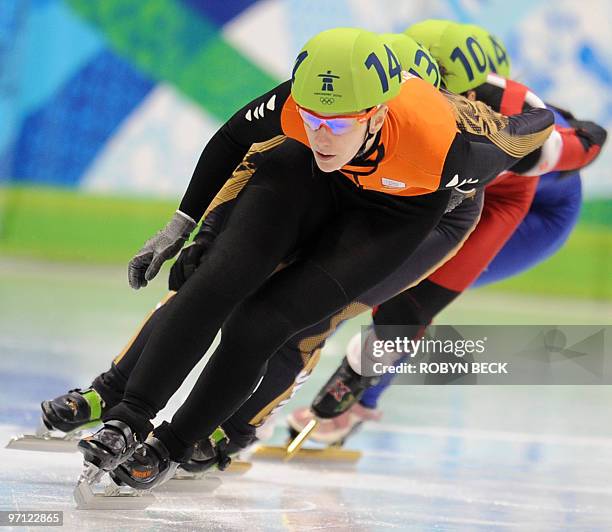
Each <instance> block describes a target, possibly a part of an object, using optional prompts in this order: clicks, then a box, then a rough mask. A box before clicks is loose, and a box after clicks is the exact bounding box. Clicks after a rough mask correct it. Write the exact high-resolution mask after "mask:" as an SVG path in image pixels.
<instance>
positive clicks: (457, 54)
mask: <svg viewBox="0 0 612 532" xmlns="http://www.w3.org/2000/svg"><path fill="white" fill-rule="evenodd" d="M465 45H466V47H467V49H468V52H469V53H470V55H471V56H472V60H473V61H474V65H475V66H476V68H477V69H478V72H484V71H485V69H486V68H487V57H486V55H485V53H484V51H483V50H482V47H481V46H480V44H478V42H477V41H476V40H475V39H474V38H472V37H468V38H467V40H466V41H465ZM450 58H451V59H452V60H453V62H455V61H457V59H459V61H461V63H462V64H463V68H465V73H466V74H467V77H468V80H470V81H473V80H474V71H473V70H472V66H471V65H470V62H469V61H468V58H467V57H466V55H465V54H464V53H463V50H462V49H461V48H459V47H458V46H457V47H456V48H455V49H454V50H453V53H452V54H451V56H450Z"/></svg>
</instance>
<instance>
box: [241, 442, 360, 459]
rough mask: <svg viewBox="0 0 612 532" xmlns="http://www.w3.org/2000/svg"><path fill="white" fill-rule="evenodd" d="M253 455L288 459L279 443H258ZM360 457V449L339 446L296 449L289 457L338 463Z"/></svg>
mask: <svg viewBox="0 0 612 532" xmlns="http://www.w3.org/2000/svg"><path fill="white" fill-rule="evenodd" d="M253 456H254V457H256V458H261V459H264V460H282V461H287V460H288V459H289V457H288V455H287V448H286V447H283V446H281V445H260V446H259V447H257V449H255V451H254V452H253ZM360 458H361V451H352V450H349V449H342V448H341V447H326V448H324V449H310V448H308V449H304V448H301V449H299V450H298V451H296V452H295V453H294V454H293V456H292V457H291V459H292V460H296V461H301V460H304V461H309V462H312V461H320V462H338V463H356V462H358V461H359V459H360Z"/></svg>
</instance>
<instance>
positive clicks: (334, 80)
mask: <svg viewBox="0 0 612 532" xmlns="http://www.w3.org/2000/svg"><path fill="white" fill-rule="evenodd" d="M291 79H292V84H291V95H292V96H293V99H294V100H295V101H296V103H297V104H298V105H300V106H302V107H304V108H306V109H310V110H312V111H315V112H321V113H332V114H342V113H356V112H359V111H362V110H364V109H369V108H370V107H375V106H376V105H379V104H381V103H384V102H386V101H388V100H390V99H392V98H394V97H395V96H397V95H398V94H399V91H400V85H401V82H402V69H401V66H400V63H399V61H398V59H397V57H396V55H395V53H394V52H393V50H392V49H391V48H390V47H389V46H388V45H385V44H384V42H383V41H382V39H381V38H380V37H379V36H378V35H376V34H375V33H371V32H369V31H365V30H360V29H354V28H335V29H332V30H327V31H323V32H321V33H319V34H318V35H316V36H315V37H313V38H312V39H310V40H309V41H308V42H307V43H306V44H305V45H304V48H302V51H301V52H300V53H299V54H298V56H297V59H296V60H295V64H294V66H293V73H292V78H291Z"/></svg>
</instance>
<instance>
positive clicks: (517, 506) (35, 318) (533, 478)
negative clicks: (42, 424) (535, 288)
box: [0, 262, 612, 532]
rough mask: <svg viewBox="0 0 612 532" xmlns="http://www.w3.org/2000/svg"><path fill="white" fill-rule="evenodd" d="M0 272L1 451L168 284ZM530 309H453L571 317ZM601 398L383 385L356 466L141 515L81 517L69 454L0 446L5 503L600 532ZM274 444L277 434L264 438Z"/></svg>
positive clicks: (269, 481) (609, 438) (78, 381)
mask: <svg viewBox="0 0 612 532" xmlns="http://www.w3.org/2000/svg"><path fill="white" fill-rule="evenodd" d="M0 274H1V275H0V301H1V302H2V303H1V304H0V353H1V357H0V445H2V446H3V445H4V444H5V443H6V442H7V441H8V440H9V438H10V437H11V436H13V435H15V434H17V433H21V432H24V431H27V430H29V431H33V429H34V428H35V426H36V423H37V416H38V403H39V402H40V400H42V399H45V398H49V397H53V396H55V395H57V394H59V393H63V392H65V391H66V390H67V389H68V388H71V387H76V386H85V385H87V384H88V382H89V381H90V380H91V378H92V377H93V376H94V375H95V374H97V373H98V372H100V371H102V370H104V369H106V367H107V366H108V364H109V363H110V360H111V359H112V357H113V356H114V355H115V354H116V353H117V352H118V351H119V350H120V349H121V347H122V344H123V342H124V341H125V340H127V339H128V338H129V336H130V335H131V333H132V331H133V329H135V328H136V326H137V325H138V323H139V322H140V320H141V318H142V317H143V316H144V314H145V311H146V310H147V309H148V308H150V307H151V306H152V304H153V303H154V301H155V300H156V299H157V298H158V297H159V296H160V295H161V294H162V293H163V286H162V285H163V283H162V282H159V283H157V285H156V286H153V287H151V291H150V292H148V290H150V289H149V288H147V291H145V292H143V293H138V294H137V295H135V294H133V293H131V292H130V291H129V290H128V289H127V287H126V286H127V285H126V281H125V279H124V277H125V272H124V271H123V270H120V271H119V270H115V269H113V268H108V269H105V268H98V269H96V270H95V271H93V272H92V269H83V270H79V269H76V268H74V267H66V268H64V267H59V266H53V267H49V268H43V267H38V268H35V267H31V268H27V267H22V266H21V265H18V266H15V265H14V264H13V263H6V262H0ZM538 305H539V306H537V305H536V303H534V301H533V300H529V301H523V302H522V304H521V299H520V298H507V297H506V299H504V300H503V304H500V300H499V299H495V297H494V296H491V295H486V296H478V295H477V294H472V295H469V296H468V297H466V298H465V300H464V301H463V302H460V303H459V304H458V305H457V306H456V307H455V308H456V309H457V310H456V311H455V312H456V314H454V315H453V314H449V315H451V316H459V315H461V316H463V317H464V318H465V316H466V315H467V316H469V318H466V319H468V320H472V319H473V318H474V317H478V315H479V313H480V315H482V316H487V318H488V319H489V320H491V319H497V318H498V317H500V316H501V318H502V319H507V320H509V321H513V322H515V323H516V322H520V319H521V316H524V314H525V312H530V313H534V312H536V310H534V309H537V312H539V314H538V317H539V319H541V322H542V323H545V322H549V323H550V322H555V321H557V320H558V322H559V323H561V322H565V323H571V321H569V320H568V319H563V315H564V314H563V313H564V312H566V311H565V308H566V307H565V306H564V305H560V304H558V303H555V302H549V301H541V302H539V303H538ZM500 308H503V312H504V314H503V315H502V314H501V312H502V311H500V310H499V309H500ZM576 309H578V310H576ZM496 312H497V313H498V314H497V315H496V314H495V313H496ZM567 315H569V314H565V316H566V317H567ZM492 316H493V317H492ZM572 316H573V317H574V319H575V320H580V321H582V322H583V323H597V320H600V321H599V322H600V323H601V322H608V323H609V322H610V308H609V307H606V306H602V305H595V304H593V305H592V306H591V305H589V304H588V303H582V304H577V305H576V306H573V307H572ZM453 319H454V318H453ZM464 322H465V321H464ZM358 323H359V322H353V323H352V324H351V325H349V326H348V327H347V329H346V330H345V331H343V332H342V334H341V336H340V338H339V339H336V340H335V341H334V342H332V344H331V348H330V349H328V350H327V354H326V355H325V356H324V357H323V360H322V362H321V365H320V367H319V368H318V369H317V371H316V374H315V376H314V377H313V379H312V380H311V381H310V382H308V383H307V385H306V386H305V387H304V388H303V389H302V390H301V391H300V393H299V395H298V397H296V400H295V402H294V403H293V404H292V405H291V407H293V406H297V405H303V404H307V403H308V402H309V401H310V399H311V398H312V396H313V394H314V392H315V390H316V389H317V388H318V386H319V385H320V384H321V382H322V381H323V380H324V379H325V378H326V376H327V374H328V373H329V371H330V370H331V368H333V367H335V365H336V363H337V361H338V359H339V356H340V352H339V351H340V346H341V345H342V344H343V342H344V341H345V340H346V338H347V337H348V336H350V335H351V333H352V332H354V331H355V328H356V327H357V326H358ZM191 382H192V381H191ZM188 385H189V383H187V386H188ZM181 394H184V390H183V391H180V392H179V393H178V394H177V396H176V397H175V399H174V401H173V405H174V406H175V405H176V402H177V401H178V400H180V397H181V396H182V395H181ZM611 400H612V391H611V390H610V389H609V388H607V387H603V386H601V387H571V386H566V387H553V386H548V387H544V386H543V387H518V386H517V387H509V386H507V387H467V386H466V387H460V386H455V387H450V386H449V387H407V386H394V387H392V389H391V390H390V391H389V393H388V394H387V395H386V396H385V398H384V401H383V403H382V406H383V408H384V410H385V417H384V419H383V421H382V422H381V423H378V424H371V425H369V426H366V427H365V429H364V430H363V431H362V432H361V433H358V434H357V435H356V436H355V437H354V438H353V439H352V440H351V441H350V444H349V445H350V447H351V448H355V449H360V450H362V451H363V453H364V454H363V458H362V459H361V461H360V462H359V463H358V464H357V466H356V467H355V468H354V469H351V468H349V467H346V466H334V465H330V464H327V465H325V464H322V465H316V464H314V465H311V466H308V465H306V464H303V463H289V464H282V463H275V462H268V461H255V462H254V465H253V467H252V468H251V470H250V471H249V472H248V473H246V474H245V475H243V476H231V477H230V476H228V477H222V478H223V479H224V480H223V483H222V485H221V486H220V487H219V488H218V489H217V490H216V491H215V492H214V493H193V492H187V493H180V492H177V491H172V492H166V493H164V492H163V491H162V492H159V493H158V494H157V498H158V500H157V502H156V503H155V505H153V506H151V507H150V508H149V509H147V510H144V511H129V512H127V511H126V512H108V511H107V512H104V511H79V510H76V509H75V504H74V501H73V500H72V490H73V488H74V484H75V482H76V479H77V477H78V475H79V473H80V471H81V459H80V455H79V454H77V453H74V454H56V453H53V454H45V453H33V452H27V451H14V450H6V449H4V448H2V449H0V509H2V510H34V509H40V510H63V511H64V527H63V530H96V531H100V532H101V531H104V530H109V531H110V530H112V531H116V530H199V529H202V530H317V529H335V530H382V529H408V530H431V529H435V530H491V529H501V530H529V531H531V530H602V531H603V530H610V529H612V487H611V486H610V480H609V479H610V471H611V470H612V426H611V423H610V419H611V416H610V405H611V404H612V403H611ZM283 439H284V431H283V430H282V429H278V430H277V432H276V435H275V441H276V442H280V441H282V440H283Z"/></svg>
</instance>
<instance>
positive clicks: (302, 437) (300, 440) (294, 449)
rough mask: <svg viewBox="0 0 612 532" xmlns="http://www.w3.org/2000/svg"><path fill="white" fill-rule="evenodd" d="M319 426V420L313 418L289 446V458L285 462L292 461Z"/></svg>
mask: <svg viewBox="0 0 612 532" xmlns="http://www.w3.org/2000/svg"><path fill="white" fill-rule="evenodd" d="M318 426H319V420H318V419H317V418H312V419H311V420H310V421H309V422H308V423H306V426H305V427H304V428H303V429H302V430H301V431H300V433H299V434H298V435H297V436H296V437H295V438H293V440H291V442H289V445H287V449H286V453H287V457H286V458H285V460H291V459H292V458H293V457H294V456H295V455H296V454H297V453H298V452H299V450H300V449H301V448H302V445H304V443H306V440H307V439H308V438H309V436H310V434H311V433H312V432H313V431H315V430H316V428H317V427H318Z"/></svg>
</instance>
